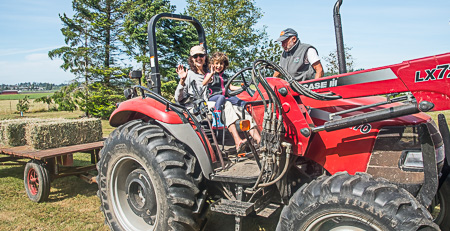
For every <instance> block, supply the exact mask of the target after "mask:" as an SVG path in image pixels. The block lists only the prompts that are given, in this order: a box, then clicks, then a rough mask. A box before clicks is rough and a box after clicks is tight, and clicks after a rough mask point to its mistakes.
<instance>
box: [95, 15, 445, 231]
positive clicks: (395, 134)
mask: <svg viewBox="0 0 450 231" xmlns="http://www.w3.org/2000/svg"><path fill="white" fill-rule="evenodd" d="M161 18H166V19H175V20H182V21H187V22H190V23H192V24H193V25H194V26H195V28H196V29H197V32H198V35H199V43H200V44H202V45H203V46H204V47H205V48H207V46H206V41H205V36H204V32H203V28H202V26H201V25H200V23H199V22H198V21H197V20H196V19H195V18H192V17H187V16H181V15H174V14H160V15H156V16H154V17H153V19H152V20H151V21H150V23H149V31H148V33H149V43H150V48H151V49H150V50H151V60H152V62H151V63H152V76H151V89H149V88H146V87H144V86H142V85H141V84H139V85H137V86H134V87H133V88H132V89H128V90H127V91H126V96H127V97H128V98H129V99H128V100H127V101H124V102H122V103H120V104H119V105H118V107H117V109H116V110H115V111H114V113H113V114H112V116H111V118H110V124H111V125H112V126H115V127H117V129H116V130H115V131H114V132H112V133H111V134H110V136H109V138H108V139H107V140H106V141H105V144H104V147H103V149H102V151H101V154H100V155H101V157H100V161H99V163H98V172H99V175H98V179H97V182H98V185H99V193H98V195H99V197H100V200H101V209H102V211H103V213H104V215H105V217H106V223H107V224H108V225H109V227H110V228H111V229H112V230H163V231H165V230H201V229H202V228H203V225H204V223H205V213H206V211H208V210H212V211H214V212H217V213H223V214H227V215H233V216H234V217H235V225H234V229H235V230H241V229H242V220H243V218H245V217H246V216H249V215H255V214H256V215H260V214H263V213H267V212H269V211H270V209H271V208H274V207H275V208H276V207H277V206H278V207H280V209H281V208H282V211H281V215H280V218H279V221H278V224H277V230H439V226H438V225H437V224H436V223H438V224H440V226H441V228H443V230H448V227H449V220H450V217H449V211H448V210H449V209H450V208H449V207H448V206H449V202H448V200H449V199H448V198H446V197H445V196H447V197H448V193H449V181H448V180H447V179H446V175H447V171H448V166H447V162H446V158H445V156H447V157H448V155H449V153H450V152H449V150H448V148H450V144H448V142H449V130H448V127H447V123H446V120H445V117H444V116H443V115H439V121H438V124H435V122H434V121H433V120H432V119H431V118H430V116H428V115H426V114H424V113H423V112H426V111H430V110H447V109H450V101H449V100H448V98H449V97H450V88H449V87H448V85H449V82H448V81H447V80H448V79H449V78H450V53H447V54H443V55H436V56H433V57H427V58H421V59H416V60H411V61H406V62H403V63H401V64H396V65H390V66H385V67H380V68H374V69H369V70H364V71H358V72H353V73H343V74H339V75H336V76H330V77H325V78H322V79H319V80H310V81H306V82H302V83H298V82H296V81H295V80H294V79H293V78H292V76H290V75H289V74H288V73H286V72H285V71H284V70H283V69H282V68H280V67H279V66H278V65H276V64H274V63H271V62H268V61H264V60H257V61H255V62H254V64H253V67H251V68H247V69H244V70H242V71H239V72H238V73H237V74H236V75H234V76H233V77H232V78H231V84H237V85H238V86H241V87H242V88H241V90H237V91H234V92H230V93H229V94H230V95H237V96H238V97H240V98H241V99H243V100H246V101H247V102H248V103H247V105H246V106H245V107H244V108H242V109H241V110H242V111H240V112H242V114H244V110H245V111H247V112H248V113H249V114H251V115H252V117H253V119H254V121H255V122H256V124H257V127H258V129H259V131H260V133H261V137H262V139H261V142H260V143H259V144H255V143H254V142H250V145H249V149H248V150H247V151H246V152H245V153H236V152H235V151H234V150H235V148H234V147H233V148H230V149H227V148H223V147H224V146H225V147H226V146H227V145H229V143H230V140H229V136H227V135H226V134H225V135H224V132H223V131H215V130H214V129H212V128H211V126H210V122H209V120H210V116H209V115H208V114H209V111H208V109H207V106H206V102H205V101H204V100H202V99H201V97H194V98H195V99H196V100H194V104H195V106H194V108H189V109H188V108H186V107H184V106H183V105H180V104H177V103H173V102H170V101H169V100H167V99H165V98H163V97H162V96H161V95H160V94H159V93H160V75H159V67H158V55H157V52H156V43H155V41H156V39H155V24H156V22H157V21H158V20H159V19H161ZM266 70H269V71H273V70H276V71H278V72H280V73H282V75H283V78H272V77H266V76H265V75H264V73H265V71H266ZM249 75H250V78H248V77H247V76H249ZM135 77H137V78H139V77H140V76H139V75H136V76H135ZM194 85H195V84H194ZM199 94H200V93H199ZM377 95H382V96H377ZM247 122H248V121H246V120H240V121H237V123H238V125H239V126H240V130H241V133H242V136H244V137H246V138H247V139H250V140H251V137H250V136H249V135H248V129H249V128H248V126H246V125H247V124H248V123H247ZM438 190H439V191H438ZM437 192H438V193H437ZM445 194H447V195H445ZM435 195H436V196H435ZM436 205H440V213H438V215H437V216H435V217H434V218H433V217H432V216H431V214H430V212H434V213H436V211H433V209H434V208H435V206H436ZM433 220H434V221H436V223H434V222H433ZM232 229H233V227H230V230H232Z"/></svg>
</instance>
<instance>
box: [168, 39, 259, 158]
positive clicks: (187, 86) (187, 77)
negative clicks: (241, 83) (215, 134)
mask: <svg viewBox="0 0 450 231" xmlns="http://www.w3.org/2000/svg"><path fill="white" fill-rule="evenodd" d="M208 63H209V60H208V57H207V56H206V51H205V48H204V47H203V46H200V45H197V46H193V47H192V48H191V51H190V56H189V59H188V64H189V68H190V69H187V70H185V68H184V67H183V65H178V67H177V70H176V71H177V74H178V76H179V77H180V82H179V83H178V86H177V88H176V90H175V100H176V101H177V102H179V103H182V102H184V101H185V100H186V99H188V98H189V96H195V94H194V90H193V87H192V86H191V84H193V83H194V82H193V81H195V87H196V89H197V91H198V92H199V93H202V92H203V84H202V82H203V79H204V77H205V75H206V73H207V71H208ZM200 97H203V95H202V96H200ZM212 103H213V104H214V102H212ZM184 105H185V106H186V107H192V106H193V105H192V103H185V104H184ZM208 106H209V104H208ZM224 112H225V116H224V117H225V118H224V121H225V125H226V126H227V127H228V131H229V132H230V133H231V135H232V136H233V139H234V143H235V144H236V150H237V151H238V153H241V152H243V151H244V149H245V147H246V146H247V140H246V139H241V137H240V136H239V133H238V131H237V129H236V125H235V124H234V122H235V121H236V120H237V119H238V118H239V117H238V116H237V115H236V112H235V111H234V109H233V106H232V104H231V103H228V104H227V103H225V107H224ZM250 135H251V136H252V137H253V139H255V141H256V142H257V143H259V141H260V140H261V136H260V135H259V132H258V131H257V130H256V126H255V128H253V129H251V130H250Z"/></svg>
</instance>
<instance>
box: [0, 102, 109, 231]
mask: <svg viewBox="0 0 450 231" xmlns="http://www.w3.org/2000/svg"><path fill="white" fill-rule="evenodd" d="M1 102H7V101H6V100H5V101H0V109H2V108H1ZM6 105H8V104H6ZM82 115H83V112H81V111H75V112H36V113H25V117H28V118H79V117H80V116H82ZM19 117H20V116H19V115H18V114H10V113H7V112H5V113H0V119H13V118H19ZM102 126H103V136H104V137H106V136H108V135H109V133H110V132H111V131H113V130H114V128H113V127H111V126H110V125H109V123H108V121H107V120H102ZM1 157H6V155H0V158H1ZM27 161H28V160H27V159H24V160H21V161H20V163H21V164H14V165H11V164H13V163H12V162H5V163H0V230H52V231H53V230H108V227H107V226H106V225H104V219H105V218H104V216H103V214H102V213H101V212H100V210H99V207H100V202H99V199H98V197H97V195H96V193H97V185H96V184H88V183H86V182H84V181H82V180H81V179H79V178H78V177H75V176H70V177H65V178H59V179H55V180H54V181H53V182H52V183H51V191H50V195H49V200H48V201H47V202H43V203H35V202H32V201H31V200H29V199H28V197H27V195H26V192H25V187H24V183H23V176H24V173H23V171H24V164H25V163H26V162H27ZM5 164H10V165H5ZM74 164H75V165H76V166H83V165H88V164H90V155H89V154H84V153H78V154H75V155H74ZM93 173H94V174H96V173H95V171H94V172H93Z"/></svg>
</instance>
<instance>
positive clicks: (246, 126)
mask: <svg viewBox="0 0 450 231" xmlns="http://www.w3.org/2000/svg"><path fill="white" fill-rule="evenodd" d="M239 129H240V130H241V131H243V132H244V131H248V130H250V120H241V121H240V122H239Z"/></svg>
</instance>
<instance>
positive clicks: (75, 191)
mask: <svg viewBox="0 0 450 231" xmlns="http://www.w3.org/2000/svg"><path fill="white" fill-rule="evenodd" d="M9 101H12V102H11V104H13V103H14V100H0V119H11V118H18V117H19V115H18V114H8V112H7V111H8V110H7V109H5V110H4V107H9V105H10V103H9ZM437 114H438V113H430V115H431V116H432V117H433V119H435V118H436V117H437ZM445 114H446V116H447V118H448V119H450V113H449V112H446V113H445ZM82 115H83V113H82V112H81V111H75V112H36V113H25V116H26V117H30V118H31V117H39V118H78V117H80V116H82ZM102 125H103V134H104V137H106V136H107V135H108V134H109V133H110V132H112V131H113V129H114V128H112V127H111V126H109V124H108V121H106V120H103V121H102ZM2 157H5V155H0V158H2ZM89 158H90V156H89V155H87V154H75V155H74V159H75V164H76V165H87V164H89V163H90V159H89ZM21 162H22V165H17V164H15V165H4V164H5V163H0V230H49V231H50V230H51V231H53V230H109V229H108V227H107V226H106V225H104V217H103V214H102V213H101V212H100V210H99V207H100V202H99V199H98V197H97V196H96V192H97V185H96V184H91V185H90V184H88V183H86V182H84V181H82V180H81V179H79V178H77V177H73V176H72V177H65V178H59V179H55V180H54V181H53V182H52V184H51V192H50V196H49V201H47V202H43V203H39V204H38V203H34V202H32V201H30V200H29V199H28V197H27V195H26V193H25V189H24V185H23V175H24V173H23V171H24V166H23V164H25V163H26V162H27V160H23V161H21ZM6 164H8V162H6ZM278 215H279V212H278V213H276V214H275V215H274V216H272V217H271V218H270V219H263V218H258V217H248V218H245V220H244V230H274V229H275V226H276V223H277V216H278ZM209 220H210V221H212V222H208V224H207V227H206V228H207V229H206V230H215V231H225V230H234V218H233V217H232V216H225V215H220V214H210V216H209Z"/></svg>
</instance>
